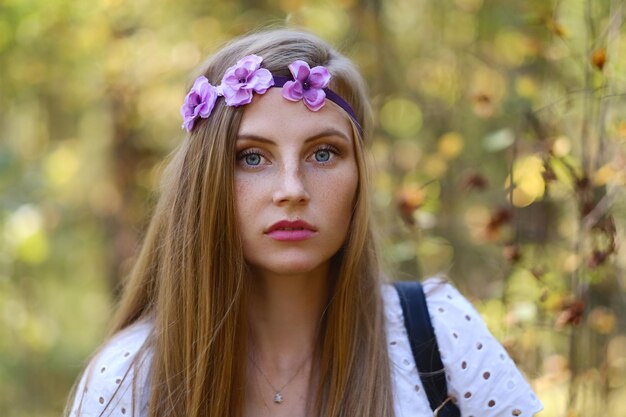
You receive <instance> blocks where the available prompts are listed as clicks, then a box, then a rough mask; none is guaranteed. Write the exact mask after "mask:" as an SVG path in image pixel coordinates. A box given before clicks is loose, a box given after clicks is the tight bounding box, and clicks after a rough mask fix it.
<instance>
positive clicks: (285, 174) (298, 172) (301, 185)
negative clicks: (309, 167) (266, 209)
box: [273, 163, 310, 205]
mask: <svg viewBox="0 0 626 417" xmlns="http://www.w3.org/2000/svg"><path fill="white" fill-rule="evenodd" d="M309 199H310V196H309V193H308V191H307V187H306V183H305V178H304V174H303V172H302V167H300V165H299V164H297V163H293V164H288V165H285V166H283V168H282V169H281V171H280V173H279V174H278V178H277V179H276V185H275V188H274V195H273V200H274V204H277V205H289V204H293V205H300V204H305V203H307V202H308V201H309Z"/></svg>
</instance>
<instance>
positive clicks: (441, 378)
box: [394, 282, 461, 417]
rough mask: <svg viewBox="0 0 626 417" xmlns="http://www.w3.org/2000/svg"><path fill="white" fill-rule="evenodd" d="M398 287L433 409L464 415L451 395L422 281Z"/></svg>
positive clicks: (447, 415) (446, 415)
mask: <svg viewBox="0 0 626 417" xmlns="http://www.w3.org/2000/svg"><path fill="white" fill-rule="evenodd" d="M394 287H395V288H396V291H397V292H398V295H399V297H400V305H401V306H402V313H403V314H404V325H405V327H406V330H407V333H408V336H409V342H410V344H411V351H412V352H413V357H414V358H415V364H416V365H417V370H418V372H419V375H420V379H421V380H422V385H423V386H424V390H425V391H426V396H427V397H428V402H429V403H430V408H431V409H432V410H433V411H435V412H437V414H435V415H436V416H437V417H460V415H461V414H460V412H459V409H458V408H457V407H456V405H455V404H454V403H453V402H452V401H450V397H448V387H447V385H446V374H445V372H444V367H443V363H442V362H441V356H440V355H439V346H438V345H437V338H436V337H435V332H434V330H433V326H432V323H431V321H430V315H429V313H428V307H427V305H426V297H425V295H424V290H423V289H422V285H421V284H420V283H419V282H395V283H394Z"/></svg>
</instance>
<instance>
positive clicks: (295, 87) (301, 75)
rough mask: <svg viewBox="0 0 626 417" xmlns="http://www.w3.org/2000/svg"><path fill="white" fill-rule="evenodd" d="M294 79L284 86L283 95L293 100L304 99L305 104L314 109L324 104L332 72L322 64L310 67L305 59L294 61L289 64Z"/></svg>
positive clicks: (316, 109)
mask: <svg viewBox="0 0 626 417" xmlns="http://www.w3.org/2000/svg"><path fill="white" fill-rule="evenodd" d="M289 71H291V75H293V78H294V81H287V82H286V83H285V85H284V86H283V97H285V98H286V99H287V100H291V101H299V100H302V99H304V105H305V106H307V107H308V108H309V110H312V111H318V110H319V109H321V108H322V107H323V106H324V99H325V98H326V93H325V92H324V88H326V86H327V85H328V83H329V82H330V73H329V72H328V70H327V69H326V68H324V67H322V66H318V67H313V68H310V67H309V64H307V63H306V62H304V61H300V60H298V61H294V62H292V63H291V64H290V65H289Z"/></svg>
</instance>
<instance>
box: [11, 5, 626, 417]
mask: <svg viewBox="0 0 626 417" xmlns="http://www.w3.org/2000/svg"><path fill="white" fill-rule="evenodd" d="M625 13H626V10H625V5H624V2H623V1H622V0H337V1H334V2H329V1H315V0H311V1H304V0H265V1H261V0H256V1H255V0H238V1H235V0H229V1H226V0H207V1H197V0H194V1H191V0H177V1H168V0H151V1H148V0H134V1H123V0H91V1H87V0H82V1H79V0H0V410H2V411H1V412H0V414H2V415H3V416H5V417H22V416H44V417H46V416H58V415H60V414H61V412H62V409H63V406H64V402H65V399H66V396H67V394H68V391H69V389H70V387H71V385H72V383H73V381H74V379H75V378H76V377H77V375H78V373H79V372H80V370H81V368H82V367H83V366H84V364H85V361H86V358H87V357H88V355H89V354H90V353H91V352H92V351H93V350H94V348H95V347H96V346H97V345H98V344H99V343H100V342H101V341H102V337H103V335H104V332H105V330H106V326H107V321H108V318H109V317H110V313H111V311H112V308H113V305H114V303H115V300H116V297H117V295H118V291H119V288H120V286H119V284H120V282H121V281H122V280H123V279H124V277H125V275H126V274H127V272H128V271H129V268H130V265H131V264H132V262H133V256H134V254H135V253H136V251H137V248H138V245H139V244H140V241H141V236H142V233H143V230H144V227H145V226H146V223H147V219H148V216H149V214H150V213H151V209H152V206H153V204H154V201H155V194H154V191H155V189H156V186H157V184H158V179H159V175H160V172H161V169H162V167H163V165H162V162H161V161H162V159H163V158H164V157H165V156H166V155H167V154H168V153H169V152H170V151H171V150H172V149H173V148H174V147H175V146H176V145H177V143H178V141H179V139H180V138H181V137H182V132H181V129H180V124H181V119H180V115H179V107H180V105H181V103H182V100H183V97H184V95H185V93H186V88H187V87H188V85H189V82H190V81H191V79H190V73H191V70H192V69H193V68H194V67H195V66H196V65H198V64H199V63H200V62H201V61H202V60H203V58H204V57H205V56H206V55H207V54H210V53H211V52H212V51H214V50H215V49H216V48H217V47H218V46H219V45H220V44H221V43H223V42H224V41H226V40H228V39H229V38H231V37H232V36H235V35H238V34H242V33H245V32H248V31H250V30H253V29H255V28H259V27H260V26H264V25H267V24H274V25H279V26H281V25H286V26H296V27H303V28H307V29H309V30H311V31H313V32H314V33H317V34H318V35H320V36H322V37H323V38H325V39H327V40H328V41H330V42H332V43H333V44H335V45H337V46H338V47H339V48H340V49H341V50H343V51H344V52H345V53H346V54H347V55H349V56H350V57H352V58H353V59H354V60H355V61H356V62H357V63H358V64H359V66H360V67H361V69H362V71H363V73H364V75H365V77H366V80H367V81H368V84H369V88H370V93H371V97H372V103H373V106H374V110H375V116H376V120H377V129H376V132H375V136H374V138H373V140H372V141H371V142H370V143H369V146H370V149H371V151H372V160H373V163H374V165H375V167H376V175H375V178H374V187H375V193H374V200H375V201H374V204H375V207H376V212H377V217H378V219H379V223H380V230H381V235H382V237H383V244H384V250H385V256H386V262H387V264H388V265H389V267H390V268H391V270H392V271H394V272H393V273H394V274H395V276H396V277H400V278H407V277H415V276H426V275H430V274H433V273H436V272H440V271H443V272H445V273H447V274H449V276H450V277H451V279H452V280H453V282H454V283H455V285H457V286H458V287H459V288H460V289H461V290H462V291H463V292H464V293H465V294H466V295H467V296H468V297H469V298H470V299H471V300H472V301H473V302H474V304H475V305H476V306H477V308H478V309H479V311H480V312H481V313H482V314H483V315H484V317H485V320H486V321H487V323H488V325H489V327H490V328H491V330H492V331H493V332H494V334H495V335H496V336H497V337H498V338H499V339H500V340H501V341H502V342H503V343H504V345H505V346H506V347H507V349H508V350H509V352H510V353H511V355H512V356H513V357H514V359H515V360H516V361H517V362H518V363H519V364H520V367H521V368H522V369H523V371H524V372H525V373H526V375H527V376H528V379H529V380H530V381H531V383H532V384H533V386H534V388H535V389H536V390H537V392H538V394H539V396H540V398H541V400H542V401H543V403H544V404H545V411H544V412H542V413H541V416H544V417H578V416H580V417H596V416H597V417H599V416H603V417H604V416H607V417H624V416H626V321H625V319H624V317H625V312H626V278H625V276H624V272H625V268H626V250H625V249H624V246H623V240H624V236H625V230H626V194H625V192H624V191H626V37H625V36H624V34H625V29H624V18H625Z"/></svg>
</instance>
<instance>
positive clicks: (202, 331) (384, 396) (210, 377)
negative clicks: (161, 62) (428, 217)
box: [105, 29, 393, 417]
mask: <svg viewBox="0 0 626 417" xmlns="http://www.w3.org/2000/svg"><path fill="white" fill-rule="evenodd" d="M249 54H256V55H259V56H261V57H263V63H262V67H264V68H267V69H268V70H269V71H270V72H272V74H273V75H282V76H289V75H290V73H289V70H288V65H289V64H290V63H291V62H293V61H295V60H297V59H300V60H303V61H306V62H307V63H308V64H309V65H310V66H311V67H313V66H316V65H323V66H325V67H326V68H327V69H328V70H329V71H330V73H331V75H332V80H331V82H330V85H329V87H330V88H331V89H332V90H333V91H335V92H336V93H337V94H339V95H340V96H342V97H343V98H344V100H346V101H347V102H348V103H349V104H350V105H351V106H352V108H353V109H354V112H355V114H356V115H357V118H358V120H359V123H360V124H361V126H363V137H361V134H360V133H359V130H358V129H357V128H356V127H355V126H353V132H354V134H353V137H354V138H353V143H354V147H355V154H356V159H357V168H358V171H359V185H358V189H357V193H356V198H355V202H354V210H353V215H352V219H351V224H350V227H349V231H348V234H347V238H346V241H345V243H344V245H343V246H342V248H341V249H340V251H339V253H337V254H336V255H335V256H334V257H333V259H332V265H333V268H332V269H331V270H332V276H331V277H330V279H331V281H330V282H331V285H330V288H331V289H330V296H329V299H328V305H327V307H326V309H325V313H324V317H323V319H322V321H321V329H320V333H319V335H320V336H319V340H318V343H319V344H318V346H316V347H315V349H316V352H317V357H318V358H319V383H318V384H319V385H318V386H317V387H315V389H314V391H313V394H314V395H313V398H312V403H311V404H312V405H311V407H310V414H311V415H319V416H324V417H339V416H342V417H348V416H350V417H352V416H359V417H368V416H370V417H386V416H389V417H391V416H392V415H393V403H392V394H391V381H390V366H389V359H388V355H387V348H386V344H385V330H384V318H383V307H382V301H381V295H380V285H381V282H380V276H381V275H380V273H379V267H378V261H377V255H376V248H375V243H374V240H373V237H372V233H371V225H370V219H369V217H370V210H369V196H368V181H369V180H368V171H367V166H366V165H367V164H366V163H365V157H364V149H363V148H364V145H363V142H364V141H365V140H367V136H368V132H369V130H370V129H369V126H370V116H369V112H370V110H369V104H368V98H367V94H366V91H365V85H364V82H363V80H362V78H361V76H360V74H359V72H358V71H357V70H356V69H355V67H354V65H353V64H352V62H351V61H350V60H349V59H348V58H346V57H345V56H343V55H341V54H340V53H338V52H337V51H336V50H335V49H333V48H332V47H331V46H329V45H328V44H327V43H326V42H324V41H322V40H320V39H319V38H318V37H316V36H314V35H312V34H309V33H306V32H303V31H297V30H289V29H279V30H268V31H262V32H256V33H252V34H249V35H245V36H243V37H240V38H237V39H235V40H233V41H231V42H229V43H228V44H226V45H225V46H224V47H223V48H221V49H220V50H219V51H218V52H216V53H215V54H213V55H212V56H210V57H209V59H208V60H207V61H206V62H205V63H204V64H203V65H202V66H201V67H200V71H199V72H198V73H197V74H196V75H200V74H203V75H205V76H206V77H207V78H208V79H209V81H210V82H211V83H212V84H218V83H219V80H221V79H222V77H223V75H224V73H225V71H226V69H227V68H228V67H230V66H232V65H234V64H235V63H236V61H237V60H238V59H240V58H242V57H244V56H246V55H249ZM222 100H223V99H218V101H217V103H216V105H215V108H214V110H213V113H212V114H211V116H210V117H209V118H208V119H199V120H198V121H196V125H195V127H194V129H193V130H192V132H191V133H189V134H187V135H186V137H185V138H184V140H183V141H182V143H181V144H180V145H179V147H178V148H177V149H176V150H175V151H174V153H173V155H172V157H171V159H170V161H169V163H168V165H167V167H166V168H165V170H164V173H163V177H162V181H161V187H160V195H159V200H158V203H157V205H156V208H155V210H154V214H153V216H152V219H151V222H150V225H149V227H148V230H147V233H146V236H145V238H144V241H143V245H142V248H141V251H140V253H139V255H138V258H137V260H136V263H135V265H134V268H133V270H132V272H131V274H130V276H129V279H128V280H127V281H126V284H125V287H124V291H123V293H122V297H121V300H120V302H119V306H118V308H117V310H116V313H115V316H114V319H113V323H112V326H111V330H110V336H111V337H112V336H113V335H115V334H116V333H118V332H119V331H121V330H123V329H125V328H126V327H128V326H130V325H131V324H133V323H135V322H137V321H139V320H150V321H151V322H152V323H153V331H152V334H151V335H150V337H149V338H148V339H147V341H146V343H145V345H144V347H143V348H142V352H141V353H140V354H139V355H138V358H136V360H135V363H134V366H136V367H139V366H146V364H145V362H142V361H141V360H139V357H140V356H141V355H143V354H146V353H147V352H150V354H151V360H150V361H149V366H150V372H149V375H150V376H149V378H150V382H149V384H150V399H149V413H148V415H149V416H150V417H157V416H158V417H164V416H176V417H200V416H202V417H209V416H210V417H225V416H233V417H238V416H241V415H242V412H243V404H244V401H245V396H244V394H245V392H244V387H245V371H246V358H247V348H248V343H247V337H248V327H247V320H248V317H249V316H248V315H247V312H246V308H247V304H248V303H247V298H248V291H249V290H248V287H249V285H248V284H249V283H248V282H247V280H248V279H249V278H248V275H247V272H246V271H247V270H246V264H245V261H244V256H243V251H242V244H241V241H240V237H239V236H240V233H239V230H238V224H237V217H236V207H235V201H236V200H235V188H234V166H235V160H236V149H235V141H236V137H237V133H238V129H239V125H240V121H241V117H242V113H243V109H244V108H245V107H228V106H225V105H224V102H223V101H222ZM346 117H347V116H346ZM134 374H135V375H137V374H138V372H135V373H134ZM133 408H134V409H137V407H133ZM105 415H106V413H105Z"/></svg>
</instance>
